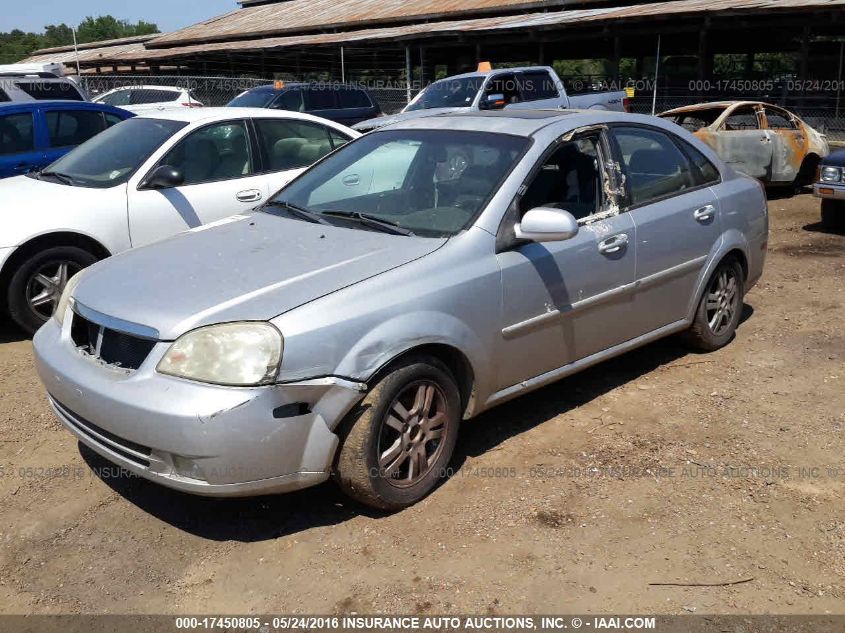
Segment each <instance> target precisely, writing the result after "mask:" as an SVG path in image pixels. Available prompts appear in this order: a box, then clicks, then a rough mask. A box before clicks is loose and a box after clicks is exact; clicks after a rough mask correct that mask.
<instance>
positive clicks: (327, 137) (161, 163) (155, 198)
mask: <svg viewBox="0 0 845 633" xmlns="http://www.w3.org/2000/svg"><path fill="white" fill-rule="evenodd" d="M358 136H360V134H358V133H357V132H355V131H353V130H350V129H349V128H347V127H344V126H342V125H340V124H338V123H333V122H332V121H327V120H325V119H320V118H317V117H314V116H310V115H307V114H300V113H296V112H288V111H282V110H265V109H247V108H243V109H241V108H238V109H237V110H235V109H231V108H202V109H196V110H193V109H184V110H167V111H164V112H159V113H155V114H148V115H146V116H141V117H136V118H133V119H129V120H127V121H124V122H122V123H119V124H118V125H115V126H114V127H111V128H109V129H108V130H106V131H105V132H103V133H101V134H99V135H98V136H95V137H94V138H92V139H91V140H89V141H88V142H86V143H84V144H83V145H80V146H79V147H78V148H76V149H75V150H73V151H72V152H70V153H69V154H67V155H66V156H65V157H63V158H61V159H59V160H58V161H56V162H55V163H53V164H52V165H50V166H49V167H47V168H46V169H44V170H43V171H40V172H36V173H32V174H29V175H27V176H18V177H16V178H9V179H6V180H3V181H0V209H2V210H3V211H4V213H3V214H2V216H0V309H2V308H3V303H5V304H6V307H7V309H8V313H9V316H11V318H12V319H13V320H14V321H15V322H16V323H18V324H19V325H20V326H21V327H23V328H24V329H25V330H27V331H29V332H34V331H35V330H36V329H38V327H40V325H41V324H43V323H44V322H45V321H46V320H47V319H48V318H49V317H50V316H51V314H52V313H53V310H54V309H55V305H56V303H57V301H58V299H59V297H60V296H61V293H62V290H63V288H64V285H65V283H66V282H67V280H68V279H69V278H70V277H71V276H73V275H74V274H75V273H76V272H78V271H79V270H81V269H83V268H85V267H86V266H89V265H91V264H93V263H94V262H96V261H97V260H99V259H103V258H105V257H109V256H110V255H114V254H116V253H120V252H121V251H125V250H127V249H129V248H133V247H136V246H141V245H143V244H148V243H150V242H154V241H156V240H160V239H162V238H165V237H168V236H171V235H174V234H176V233H180V232H182V231H185V230H189V229H193V228H196V227H199V226H201V225H203V224H207V223H209V222H214V221H216V220H220V219H222V218H225V217H227V216H230V215H233V214H237V213H240V212H243V211H248V210H251V209H253V208H254V207H256V206H258V205H259V204H261V202H262V201H263V200H265V199H266V198H267V197H268V196H270V195H271V194H273V193H275V192H276V191H277V190H278V189H280V188H281V187H283V186H284V185H286V184H287V183H288V182H289V181H290V180H292V179H293V178H294V177H296V176H297V175H299V174H300V173H301V172H302V171H303V170H304V169H305V168H306V167H308V166H309V165H311V164H312V163H314V162H316V161H317V160H319V159H320V158H322V157H323V156H325V155H326V154H328V153H330V152H332V151H334V150H335V149H336V148H338V147H340V146H341V145H344V144H345V143H347V142H349V141H350V140H351V139H353V138H356V137H358ZM174 274H178V271H174ZM4 300H5V301H4Z"/></svg>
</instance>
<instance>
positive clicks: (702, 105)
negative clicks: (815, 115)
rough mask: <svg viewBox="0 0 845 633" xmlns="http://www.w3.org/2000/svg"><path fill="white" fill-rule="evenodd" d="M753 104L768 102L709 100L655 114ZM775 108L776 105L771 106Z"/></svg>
mask: <svg viewBox="0 0 845 633" xmlns="http://www.w3.org/2000/svg"><path fill="white" fill-rule="evenodd" d="M750 105H751V106H754V105H762V106H768V105H770V104H768V103H764V102H763V101H710V102H708V103H694V104H692V105H687V106H682V107H680V108H673V109H672V110H666V112H661V113H660V114H658V115H657V116H664V115H673V114H684V113H686V112H698V111H699V110H711V109H712V110H715V109H718V108H723V109H728V108H733V107H736V106H750ZM772 107H775V108H777V107H778V106H772ZM781 109H783V108H781Z"/></svg>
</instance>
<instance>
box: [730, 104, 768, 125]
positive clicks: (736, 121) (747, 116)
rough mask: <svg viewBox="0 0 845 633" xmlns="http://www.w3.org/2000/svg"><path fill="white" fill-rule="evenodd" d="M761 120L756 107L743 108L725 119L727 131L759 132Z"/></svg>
mask: <svg viewBox="0 0 845 633" xmlns="http://www.w3.org/2000/svg"><path fill="white" fill-rule="evenodd" d="M759 129H760V118H759V117H758V116H757V110H756V109H755V108H754V106H742V107H740V108H737V109H736V110H734V111H733V112H732V113H731V114H730V115H729V116H728V118H727V119H725V130H728V131H732V130H759Z"/></svg>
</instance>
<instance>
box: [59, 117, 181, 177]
mask: <svg viewBox="0 0 845 633" xmlns="http://www.w3.org/2000/svg"><path fill="white" fill-rule="evenodd" d="M186 125H187V123H184V122H182V121H167V120H164V119H143V118H135V119H128V120H126V121H123V122H122V123H118V124H117V125H115V126H113V127H110V128H109V129H107V130H106V131H105V132H102V133H101V134H98V135H97V136H95V137H94V138H92V139H90V140H89V141H87V142H85V143H83V144H82V145H80V146H79V147H77V148H76V149H74V150H73V151H71V152H70V153H69V154H67V155H66V156H64V157H62V158H60V159H59V160H57V161H56V162H55V163H53V164H52V165H50V166H49V167H47V168H46V169H45V170H44V172H43V174H44V175H48V174H51V173H54V174H59V175H61V176H62V177H65V178H64V179H65V180H67V181H68V182H71V183H72V184H73V185H76V186H80V187H94V188H103V189H104V188H106V187H114V186H116V185H119V184H123V183H125V182H126V181H127V180H129V178H130V177H131V176H132V174H134V173H135V171H137V169H138V168H139V167H140V166H141V165H142V164H143V163H144V161H145V160H147V159H148V158H149V157H150V155H152V153H153V152H154V151H156V150H157V149H158V148H159V147H161V145H162V144H163V143H164V142H165V141H166V140H167V139H169V138H170V137H171V136H173V135H174V134H175V133H176V132H178V131H179V130H181V129H182V128H183V127H185V126H186Z"/></svg>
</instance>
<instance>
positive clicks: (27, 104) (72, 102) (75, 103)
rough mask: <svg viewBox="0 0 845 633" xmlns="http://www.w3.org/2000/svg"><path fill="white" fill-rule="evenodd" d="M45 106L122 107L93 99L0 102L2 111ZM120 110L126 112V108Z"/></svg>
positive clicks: (75, 108) (98, 108)
mask: <svg viewBox="0 0 845 633" xmlns="http://www.w3.org/2000/svg"><path fill="white" fill-rule="evenodd" d="M45 106H47V107H51V108H56V107H61V106H67V107H68V108H73V109H74V110H110V111H117V110H120V108H115V107H114V106H111V105H108V104H105V103H94V102H92V101H75V100H73V99H41V100H33V101H9V102H5V103H0V112H2V111H3V110H10V109H12V108H17V109H21V108H25V109H30V110H35V109H36V108H43V107H45ZM120 111H121V112H126V110H120Z"/></svg>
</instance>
